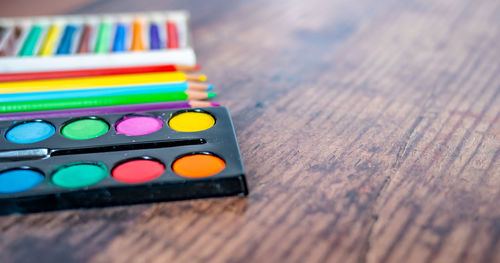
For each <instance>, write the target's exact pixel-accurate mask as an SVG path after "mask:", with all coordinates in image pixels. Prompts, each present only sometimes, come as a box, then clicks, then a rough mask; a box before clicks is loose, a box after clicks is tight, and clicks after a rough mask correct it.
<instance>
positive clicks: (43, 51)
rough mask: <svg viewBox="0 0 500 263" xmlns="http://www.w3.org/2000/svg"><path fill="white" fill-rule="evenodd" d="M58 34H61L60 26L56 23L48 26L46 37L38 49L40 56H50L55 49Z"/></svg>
mask: <svg viewBox="0 0 500 263" xmlns="http://www.w3.org/2000/svg"><path fill="white" fill-rule="evenodd" d="M60 33H61V25H60V24H57V23H56V24H53V25H52V26H50V28H49V31H48V32H47V36H46V37H45V40H44V41H43V44H42V46H41V48H40V52H39V53H38V54H40V55H41V56H49V55H52V53H53V52H54V49H55V47H56V41H57V39H58V37H59V34H60Z"/></svg>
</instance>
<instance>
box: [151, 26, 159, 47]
mask: <svg viewBox="0 0 500 263" xmlns="http://www.w3.org/2000/svg"><path fill="white" fill-rule="evenodd" d="M149 42H150V43H149V47H150V48H151V49H160V47H161V44H160V33H159V32H158V25H156V24H153V23H152V24H151V26H150V28H149Z"/></svg>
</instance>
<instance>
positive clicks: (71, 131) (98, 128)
mask: <svg viewBox="0 0 500 263" xmlns="http://www.w3.org/2000/svg"><path fill="white" fill-rule="evenodd" d="M108 130H109V125H108V124H107V123H106V122H105V121H103V120H99V119H79V120H75V121H72V122H70V123H68V124H66V125H65V126H64V127H63V128H62V130H61V134H62V135H63V136H64V137H66V138H69V139H73V140H87V139H92V138H96V137H99V136H101V135H103V134H106V133H107V132H108Z"/></svg>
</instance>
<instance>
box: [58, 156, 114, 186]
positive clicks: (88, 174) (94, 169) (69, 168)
mask: <svg viewBox="0 0 500 263" xmlns="http://www.w3.org/2000/svg"><path fill="white" fill-rule="evenodd" d="M107 174H108V169H107V168H106V166H105V165H104V164H102V163H89V162H76V163H69V164H66V165H64V166H61V167H59V168H57V169H56V170H55V171H54V172H53V173H52V182H53V183H54V184H55V185H57V186H60V187H63V188H79V187H85V186H90V185H93V184H95V183H97V182H99V181H101V180H102V179H104V177H106V175H107Z"/></svg>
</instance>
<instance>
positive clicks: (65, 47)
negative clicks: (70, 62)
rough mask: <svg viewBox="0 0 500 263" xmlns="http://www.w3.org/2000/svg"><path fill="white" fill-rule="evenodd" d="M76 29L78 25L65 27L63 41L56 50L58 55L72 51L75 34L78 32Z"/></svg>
mask: <svg viewBox="0 0 500 263" xmlns="http://www.w3.org/2000/svg"><path fill="white" fill-rule="evenodd" d="M76 29H77V28H76V26H73V25H67V26H66V27H65V28H64V31H63V35H62V38H61V42H60V43H59V47H57V50H56V54H57V55H66V54H70V53H71V44H72V43H73V35H74V33H75V32H76Z"/></svg>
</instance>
